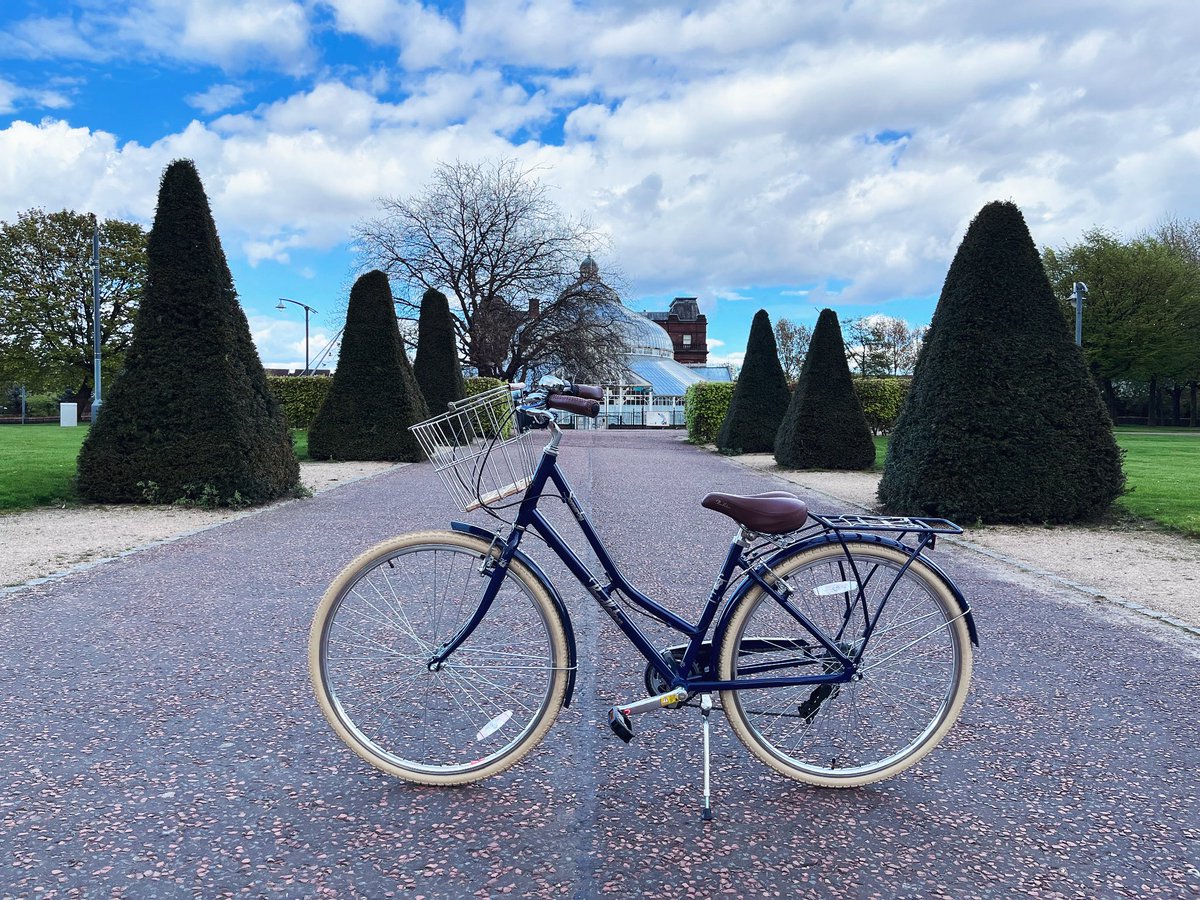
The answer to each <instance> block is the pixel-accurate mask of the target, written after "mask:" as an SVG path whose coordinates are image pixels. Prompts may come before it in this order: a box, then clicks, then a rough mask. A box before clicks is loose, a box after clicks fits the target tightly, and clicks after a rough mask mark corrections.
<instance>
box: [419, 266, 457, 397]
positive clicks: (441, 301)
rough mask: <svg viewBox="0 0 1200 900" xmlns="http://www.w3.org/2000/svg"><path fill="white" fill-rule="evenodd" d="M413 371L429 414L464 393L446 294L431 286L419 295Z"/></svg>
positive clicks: (452, 322)
mask: <svg viewBox="0 0 1200 900" xmlns="http://www.w3.org/2000/svg"><path fill="white" fill-rule="evenodd" d="M413 374H415V375H416V377H417V384H419V385H420V386H421V395H422V396H423V397H424V398H425V403H426V405H427V406H428V407H429V414H430V415H434V416H436V415H440V414H441V413H444V412H446V411H447V410H449V409H450V402H451V401H453V400H461V399H462V398H463V397H465V396H466V391H467V389H466V385H465V384H464V383H463V375H462V367H461V366H460V365H459V364H458V350H457V349H456V347H455V338H454V321H453V319H452V317H451V315H450V303H449V301H447V299H446V295H445V294H443V293H442V292H441V291H435V290H434V289H433V288H430V289H428V290H427V291H425V295H424V296H423V297H422V298H421V316H420V320H419V321H418V324H417V358H416V359H415V360H414V361H413Z"/></svg>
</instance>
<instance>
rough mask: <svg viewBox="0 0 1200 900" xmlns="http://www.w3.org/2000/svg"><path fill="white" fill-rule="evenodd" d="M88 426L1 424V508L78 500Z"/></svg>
mask: <svg viewBox="0 0 1200 900" xmlns="http://www.w3.org/2000/svg"><path fill="white" fill-rule="evenodd" d="M87 432H88V429H87V426H85V425H79V426H76V427H75V428H63V427H62V426H61V425H4V426H0V510H7V511H15V510H20V509H31V508H32V507H35V506H58V505H62V504H63V503H72V502H75V500H76V497H75V491H74V488H73V487H72V485H71V479H72V478H73V477H74V476H75V458H76V457H77V456H79V447H80V445H81V444H82V443H83V439H84V438H85V437H86V436H87ZM292 435H293V437H294V439H295V445H296V457H297V458H298V459H302V460H307V459H308V432H307V431H306V430H304V429H301V428H294V429H292Z"/></svg>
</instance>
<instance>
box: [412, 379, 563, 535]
mask: <svg viewBox="0 0 1200 900" xmlns="http://www.w3.org/2000/svg"><path fill="white" fill-rule="evenodd" d="M450 406H451V407H452V409H451V410H450V412H447V413H443V414H442V415H440V416H434V417H433V418H432V419H426V420H425V421H424V422H418V423H417V424H416V425H413V426H412V432H413V434H415V435H416V436H417V440H418V441H420V443H421V449H423V450H424V451H425V455H426V456H428V457H429V461H430V462H431V463H433V470H434V471H435V472H437V473H438V477H440V478H441V479H442V484H444V485H445V486H446V490H448V491H449V492H450V499H452V500H453V501H454V503H455V505H456V506H458V508H459V509H461V510H463V511H464V512H470V511H471V510H473V509H479V508H480V507H481V506H490V505H492V504H493V503H496V502H498V501H500V500H503V499H505V498H506V497H515V496H516V495H517V494H519V493H521V492H522V491H523V490H525V488H527V487H529V482H530V480H531V479H532V478H533V470H534V466H535V465H536V463H537V460H538V458H539V457H540V456H541V450H540V448H538V447H537V444H538V440H537V436H536V434H535V433H534V432H531V431H528V430H526V431H525V432H521V431H520V430H519V429H518V428H517V417H516V413H515V411H514V408H513V397H512V391H510V390H509V389H508V388H507V387H504V386H502V387H497V388H492V389H491V390H488V391H484V392H483V393H481V394H475V395H474V396H472V397H468V398H466V399H465V400H458V401H455V402H453V403H451V404H450Z"/></svg>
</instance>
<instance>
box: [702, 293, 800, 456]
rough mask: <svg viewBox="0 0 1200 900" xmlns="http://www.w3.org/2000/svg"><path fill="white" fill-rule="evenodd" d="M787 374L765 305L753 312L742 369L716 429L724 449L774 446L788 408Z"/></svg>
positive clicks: (719, 446)
mask: <svg viewBox="0 0 1200 900" xmlns="http://www.w3.org/2000/svg"><path fill="white" fill-rule="evenodd" d="M790 397H791V392H790V391H788V386H787V378H785V377H784V374H783V366H782V365H780V363H779V352H778V350H777V348H776V346H775V333H774V332H773V331H772V330H771V318H770V316H768V315H767V311H766V310H765V309H760V310H759V311H758V312H757V313H755V314H754V321H753V322H752V323H751V324H750V339H749V340H748V341H747V342H746V358H745V360H744V361H743V362H742V373H741V375H740V376H738V380H737V385H736V386H735V387H734V389H733V399H732V400H730V401H729V411H728V412H727V413H726V414H725V421H724V422H722V423H721V430H720V431H719V432H718V433H717V449H719V450H720V451H721V452H723V453H763V452H770V451H771V450H774V449H775V432H776V431H778V430H779V423H780V421H781V420H782V419H783V414H784V413H785V412H787V407H788V400H789V399H790Z"/></svg>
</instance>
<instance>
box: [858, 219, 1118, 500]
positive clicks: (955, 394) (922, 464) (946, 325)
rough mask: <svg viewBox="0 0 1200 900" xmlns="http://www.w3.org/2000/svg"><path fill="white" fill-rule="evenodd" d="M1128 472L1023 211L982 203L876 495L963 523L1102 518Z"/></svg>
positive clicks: (920, 362) (918, 369)
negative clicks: (1047, 276)
mask: <svg viewBox="0 0 1200 900" xmlns="http://www.w3.org/2000/svg"><path fill="white" fill-rule="evenodd" d="M1123 485H1124V475H1123V474H1122V472H1121V457H1120V451H1119V450H1118V449H1117V445H1116V442H1115V440H1114V439H1113V434H1112V425H1111V422H1110V420H1109V417H1108V413H1107V411H1106V410H1105V408H1104V404H1103V403H1102V402H1101V399H1100V393H1099V391H1098V390H1097V388H1096V385H1095V383H1094V382H1093V381H1092V379H1091V377H1090V376H1089V374H1088V371H1087V365H1086V363H1085V361H1084V358H1083V354H1082V353H1081V352H1080V350H1079V348H1078V347H1076V346H1075V343H1074V340H1073V338H1072V333H1071V329H1070V328H1069V327H1068V324H1067V322H1066V320H1065V318H1064V316H1063V313H1062V310H1061V309H1060V307H1059V304H1058V301H1057V300H1056V299H1055V297H1054V294H1053V291H1052V289H1051V287H1050V283H1049V281H1048V280H1047V278H1046V273H1045V271H1044V270H1043V268H1042V263H1041V259H1040V258H1039V256H1038V252H1037V248H1036V247H1035V246H1034V243H1033V239H1032V238H1031V237H1030V234H1029V229H1028V227H1027V226H1026V224H1025V219H1024V217H1023V216H1022V215H1021V212H1020V210H1019V209H1017V207H1016V206H1015V205H1014V204H1012V203H1000V202H996V203H989V204H988V205H987V206H985V207H984V208H983V209H982V210H981V211H980V212H979V215H978V216H976V217H975V220H974V221H973V222H972V223H971V226H970V228H969V229H967V234H966V236H965V237H964V238H963V242H962V244H961V245H960V246H959V248H958V253H957V254H956V255H955V257H954V262H953V263H952V264H951V266H950V271H949V273H948V274H947V275H946V282H945V285H944V286H943V288H942V295H941V298H940V299H939V300H938V306H937V311H936V312H935V313H934V317H933V323H932V325H931V326H930V330H929V335H928V337H927V339H926V342H925V346H924V349H923V350H922V351H921V355H920V357H919V358H918V360H917V365H916V370H915V373H914V376H913V384H912V389H911V391H910V392H909V395H908V399H907V400H906V402H905V405H904V409H903V411H902V412H901V414H900V419H899V421H898V422H897V424H896V429H895V431H894V432H893V434H892V439H891V445H890V448H889V451H888V458H887V463H886V466H885V468H884V473H883V478H882V480H881V481H880V485H879V499H880V500H881V501H883V503H884V505H885V506H887V507H888V508H889V509H890V510H892V511H894V512H897V513H904V514H910V515H919V514H924V515H939V516H946V517H948V518H955V519H962V520H964V521H968V522H971V521H975V520H976V519H979V520H982V521H984V522H1028V521H1032V522H1065V521H1071V520H1075V519H1080V518H1087V517H1091V516H1094V515H1096V514H1098V513H1101V512H1103V511H1104V510H1106V509H1107V508H1108V506H1109V505H1110V504H1111V503H1112V501H1113V500H1114V499H1115V498H1116V497H1117V496H1118V495H1119V494H1120V493H1121V491H1122V488H1123Z"/></svg>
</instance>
